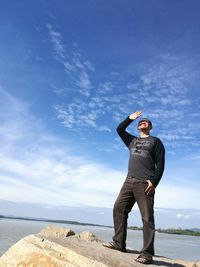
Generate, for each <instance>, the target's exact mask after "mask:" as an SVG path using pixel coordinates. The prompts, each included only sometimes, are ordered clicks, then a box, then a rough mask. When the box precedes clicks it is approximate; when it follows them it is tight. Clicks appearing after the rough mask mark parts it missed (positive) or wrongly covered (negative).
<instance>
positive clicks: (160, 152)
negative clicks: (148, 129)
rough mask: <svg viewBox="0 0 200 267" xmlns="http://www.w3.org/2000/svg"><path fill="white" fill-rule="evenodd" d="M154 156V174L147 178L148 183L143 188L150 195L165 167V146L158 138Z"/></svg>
mask: <svg viewBox="0 0 200 267" xmlns="http://www.w3.org/2000/svg"><path fill="white" fill-rule="evenodd" d="M154 157H155V165H156V169H155V175H154V179H153V180H147V183H148V185H147V187H146V189H145V193H146V194H147V195H152V194H153V193H154V192H155V188H156V186H157V185H158V183H159V182H160V179H161V178H162V175H163V171H164V168H165V148H164V146H163V144H162V142H161V141H160V139H156V143H155V149H154Z"/></svg>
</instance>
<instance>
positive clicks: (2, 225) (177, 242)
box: [0, 219, 200, 261]
mask: <svg viewBox="0 0 200 267" xmlns="http://www.w3.org/2000/svg"><path fill="white" fill-rule="evenodd" d="M50 224H51V223H47V222H34V221H23V220H8V219H0V255H2V254H3V253H4V252H5V251H6V250H7V249H8V248H9V247H10V246H12V245H13V244H14V243H16V242H17V241H18V240H20V239H21V238H22V237H24V236H26V235H29V234H35V233H38V232H39V231H40V230H41V229H42V228H43V227H45V226H46V225H50ZM53 224H54V225H55V223H53ZM56 225H58V226H62V227H67V228H70V229H72V230H73V231H74V232H81V231H85V230H89V231H91V232H92V233H94V234H95V235H97V236H98V237H99V238H101V239H103V240H105V241H110V240H111V238H112V235H113V229H112V228H104V227H95V226H81V225H70V224H56ZM127 246H128V247H129V248H131V249H134V250H140V249H141V247H142V232H141V231H131V230H129V231H128V239H127ZM155 247H156V254H157V255H159V256H165V257H169V258H176V259H184V260H194V261H197V260H200V237H193V236H184V235H168V234H161V233H156V241H155Z"/></svg>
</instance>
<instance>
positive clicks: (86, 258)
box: [0, 226, 200, 267]
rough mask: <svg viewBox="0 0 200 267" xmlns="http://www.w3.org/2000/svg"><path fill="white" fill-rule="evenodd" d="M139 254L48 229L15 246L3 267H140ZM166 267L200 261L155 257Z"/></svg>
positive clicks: (1, 261) (193, 266) (88, 236)
mask: <svg viewBox="0 0 200 267" xmlns="http://www.w3.org/2000/svg"><path fill="white" fill-rule="evenodd" d="M137 256H138V252H137V251H131V250H130V251H128V253H122V252H119V251H116V250H111V249H108V248H105V247H103V246H102V241H101V240H99V239H98V238H97V237H96V236H95V235H93V234H92V233H90V232H82V233H78V234H75V233H74V232H73V231H72V230H70V229H67V228H63V227H52V226H51V227H49V226H48V227H46V228H44V229H43V230H42V231H41V232H39V233H38V234H37V235H29V236H27V237H25V238H23V239H21V240H20V241H19V242H17V243H16V244H15V245H13V246H12V247H11V248H10V249H9V250H8V251H7V252H6V253H5V254H4V255H3V256H2V257H1V258H0V267H90V266H91V267H135V266H136V267H137V266H138V267H140V266H144V265H143V264H140V263H137V262H135V261H134V259H135V258H136V257H137ZM149 266H163V267H170V266H171V267H172V266H173V267H184V266H186V267H200V262H196V263H195V262H186V261H182V260H172V259H168V258H165V257H158V256H156V257H154V264H152V265H149Z"/></svg>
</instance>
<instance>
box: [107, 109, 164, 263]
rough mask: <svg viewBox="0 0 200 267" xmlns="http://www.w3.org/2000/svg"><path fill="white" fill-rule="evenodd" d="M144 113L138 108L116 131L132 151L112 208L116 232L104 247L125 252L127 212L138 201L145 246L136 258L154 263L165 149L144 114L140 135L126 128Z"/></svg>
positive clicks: (140, 122) (140, 125) (140, 123)
mask: <svg viewBox="0 0 200 267" xmlns="http://www.w3.org/2000/svg"><path fill="white" fill-rule="evenodd" d="M141 115H142V111H136V112H135V113H133V114H131V115H130V116H129V117H127V118H126V119H125V120H124V121H123V122H121V123H120V124H119V126H118V127H117V132H118V134H119V136H120V137H121V139H122V140H123V142H124V143H125V145H126V146H127V147H128V149H129V152H130V158H129V164H128V174H127V177H126V180H125V182H124V184H123V186H122V188H121V190H120V193H119V196H118V198H117V200H116V202H115V205H114V208H113V220H114V230H115V234H114V236H113V241H112V242H109V243H105V244H103V245H104V246H105V247H108V248H112V249H117V250H120V251H123V252H126V235H127V219H128V213H129V212H130V211H131V209H132V207H133V205H134V204H135V202H137V204H138V207H139V210H140V213H141V217H142V222H143V248H142V250H141V252H140V255H139V256H138V257H137V258H136V259H135V260H136V261H137V262H140V263H143V264H151V263H153V256H154V236H155V225H154V194H155V188H156V186H157V185H158V183H159V181H160V179H161V177H162V174H163V171H164V162H165V149H164V146H163V144H162V142H161V141H160V139H159V138H157V137H153V136H150V131H151V129H152V123H151V121H150V120H149V119H146V118H143V119H141V120H140V121H139V122H138V125H137V129H138V131H139V133H140V137H136V136H134V135H131V134H129V133H128V132H127V131H126V128H127V127H128V126H129V124H130V123H131V122H133V121H135V120H136V119H137V118H138V117H140V116H141Z"/></svg>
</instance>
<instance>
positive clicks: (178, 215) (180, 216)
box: [176, 213, 191, 220]
mask: <svg viewBox="0 0 200 267" xmlns="http://www.w3.org/2000/svg"><path fill="white" fill-rule="evenodd" d="M176 217H177V218H178V219H181V220H182V219H184V220H188V219H190V217H191V215H189V214H180V213H179V214H177V215H176Z"/></svg>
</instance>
